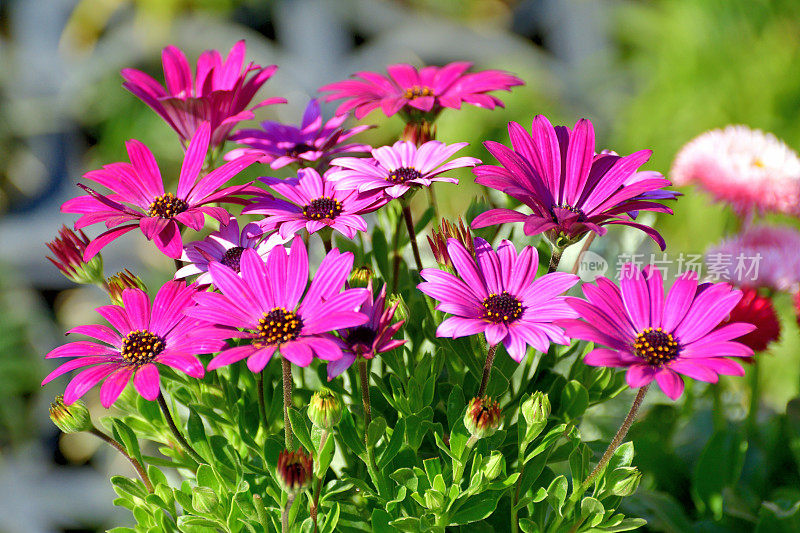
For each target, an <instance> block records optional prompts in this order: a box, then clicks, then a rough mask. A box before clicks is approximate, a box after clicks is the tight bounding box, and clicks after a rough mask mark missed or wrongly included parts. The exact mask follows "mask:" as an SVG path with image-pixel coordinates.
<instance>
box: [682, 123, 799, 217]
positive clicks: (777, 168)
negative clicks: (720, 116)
mask: <svg viewBox="0 0 800 533" xmlns="http://www.w3.org/2000/svg"><path fill="white" fill-rule="evenodd" d="M670 178H671V179H672V181H673V183H674V184H675V185H689V184H697V185H699V186H700V187H701V188H703V189H705V190H706V191H708V192H709V193H711V195H712V196H714V198H716V199H717V200H719V201H723V202H728V203H730V204H731V205H732V206H733V207H734V208H735V209H736V210H737V211H739V212H740V213H748V212H751V211H753V210H757V211H777V212H781V213H790V214H797V213H798V212H800V211H798V205H800V157H798V155H797V153H796V152H795V151H794V150H792V149H791V148H789V147H788V146H786V144H785V143H784V142H783V141H781V140H780V139H778V138H777V137H775V136H774V135H772V134H771V133H764V132H763V131H760V130H752V129H750V128H748V127H747V126H727V127H726V128H725V129H721V130H720V129H717V130H711V131H707V132H705V133H703V134H702V135H700V136H698V137H696V138H695V139H693V140H692V141H690V142H689V143H688V144H686V145H685V146H684V147H683V148H681V150H680V151H679V152H678V155H677V156H675V161H674V163H673V164H672V170H671V171H670Z"/></svg>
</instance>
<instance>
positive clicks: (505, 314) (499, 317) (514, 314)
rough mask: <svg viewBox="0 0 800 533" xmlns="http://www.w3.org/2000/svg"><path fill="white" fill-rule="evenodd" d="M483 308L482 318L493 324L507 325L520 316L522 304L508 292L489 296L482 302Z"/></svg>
mask: <svg viewBox="0 0 800 533" xmlns="http://www.w3.org/2000/svg"><path fill="white" fill-rule="evenodd" d="M483 308H484V314H483V318H485V319H486V320H488V321H490V322H494V323H495V324H500V323H503V324H509V323H511V322H514V321H515V320H516V319H518V318H519V317H520V315H521V314H522V303H521V302H520V301H519V300H518V299H517V298H516V297H515V296H512V295H510V294H508V291H503V292H501V293H500V294H490V295H489V297H488V298H485V299H484V300H483Z"/></svg>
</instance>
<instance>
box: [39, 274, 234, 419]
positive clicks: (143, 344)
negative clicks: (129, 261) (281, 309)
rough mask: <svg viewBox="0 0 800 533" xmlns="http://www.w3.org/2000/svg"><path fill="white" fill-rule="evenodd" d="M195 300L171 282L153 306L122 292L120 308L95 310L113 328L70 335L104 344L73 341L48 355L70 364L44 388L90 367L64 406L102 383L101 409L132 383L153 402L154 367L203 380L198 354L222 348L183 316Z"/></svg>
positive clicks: (156, 390)
mask: <svg viewBox="0 0 800 533" xmlns="http://www.w3.org/2000/svg"><path fill="white" fill-rule="evenodd" d="M195 294H197V289H196V286H195V285H189V286H187V285H186V283H184V282H182V281H170V282H168V283H166V284H165V285H164V286H163V287H161V289H160V290H159V291H158V294H156V297H155V299H154V300H153V305H152V306H151V305H150V299H149V298H148V297H147V294H146V293H145V292H144V291H142V290H140V289H126V290H125V291H123V292H122V301H123V303H124V307H120V306H117V305H106V306H103V307H99V308H97V312H98V313H99V314H100V315H101V316H102V317H103V318H105V319H106V320H107V321H108V322H109V323H110V324H111V326H112V327H108V326H100V325H88V326H78V327H76V328H73V329H71V330H70V331H69V332H68V333H78V334H81V335H86V336H88V337H92V338H94V339H97V340H99V341H101V342H102V343H103V344H100V343H97V342H91V341H77V342H72V343H69V344H66V345H64V346H60V347H58V348H56V349H55V350H53V351H51V352H50V353H48V354H47V356H46V357H47V358H48V359H49V358H54V357H74V359H72V360H71V361H68V362H66V363H64V364H63V365H61V366H59V367H58V368H57V369H55V370H54V371H53V372H52V373H51V374H50V375H49V376H47V377H46V378H44V381H43V382H42V385H45V384H46V383H49V382H50V381H52V380H53V379H55V378H57V377H58V376H61V375H63V374H66V373H67V372H71V371H73V370H76V369H79V368H84V367H90V368H85V369H84V370H82V371H81V372H80V373H78V375H76V376H75V377H74V378H72V380H71V381H70V382H69V384H68V385H67V388H66V390H65V391H64V403H66V404H67V405H69V404H71V403H72V402H74V401H75V400H77V399H78V398H80V397H81V396H83V395H84V394H86V392H87V391H88V390H89V389H91V388H92V387H94V386H95V385H97V383H99V382H100V381H102V380H105V381H103V385H102V387H100V401H101V403H102V404H103V406H104V407H109V406H111V404H113V403H114V402H115V401H117V398H119V395H120V394H122V391H123V390H124V389H125V387H126V386H127V385H128V382H129V381H130V378H131V377H133V385H134V387H136V390H137V391H138V392H139V394H141V395H142V396H143V397H144V398H145V399H147V400H155V399H156V398H157V397H158V395H159V394H160V383H159V374H158V367H157V365H156V364H157V363H158V364H162V365H166V366H169V367H172V368H174V369H176V370H179V371H181V372H183V373H185V374H187V375H189V376H191V377H194V378H202V377H203V375H204V374H205V370H204V369H203V365H202V363H200V361H199V360H198V359H197V357H196V356H197V354H206V353H213V352H216V351H218V350H220V349H221V348H222V347H223V346H225V342H224V340H223V338H224V336H223V335H222V332H220V331H219V330H218V328H213V327H211V324H208V323H206V322H204V321H202V320H198V319H196V318H189V317H187V316H186V315H185V314H184V311H186V310H187V309H190V308H192V307H194V305H195V304H194V301H193V298H194V295H195Z"/></svg>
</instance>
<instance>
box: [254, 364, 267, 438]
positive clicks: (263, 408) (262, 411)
mask: <svg viewBox="0 0 800 533" xmlns="http://www.w3.org/2000/svg"><path fill="white" fill-rule="evenodd" d="M256 387H258V414H259V415H260V417H261V424H262V425H263V426H264V432H265V433H266V431H267V430H268V428H269V421H268V420H267V403H266V402H265V401H264V370H263V369H262V370H261V372H259V373H258V374H256Z"/></svg>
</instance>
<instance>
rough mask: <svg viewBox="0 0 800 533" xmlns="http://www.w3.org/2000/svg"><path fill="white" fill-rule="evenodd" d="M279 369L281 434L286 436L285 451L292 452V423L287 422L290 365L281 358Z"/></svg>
mask: <svg viewBox="0 0 800 533" xmlns="http://www.w3.org/2000/svg"><path fill="white" fill-rule="evenodd" d="M281 367H282V368H283V432H284V434H285V436H286V449H287V450H293V449H294V434H293V433H292V422H291V420H289V406H290V405H291V404H292V363H290V362H289V360H288V359H286V358H285V357H281Z"/></svg>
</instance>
